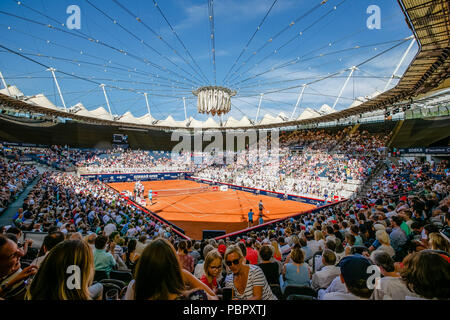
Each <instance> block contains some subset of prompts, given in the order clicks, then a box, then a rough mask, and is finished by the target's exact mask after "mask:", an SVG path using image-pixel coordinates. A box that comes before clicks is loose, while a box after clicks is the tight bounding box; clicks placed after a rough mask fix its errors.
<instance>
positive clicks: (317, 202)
mask: <svg viewBox="0 0 450 320" xmlns="http://www.w3.org/2000/svg"><path fill="white" fill-rule="evenodd" d="M186 179H187V180H192V181H196V182H200V183H205V184H209V185H217V186H221V185H222V186H227V187H228V188H229V189H233V190H238V191H245V192H250V193H254V194H257V195H263V196H269V197H275V198H279V199H283V197H284V194H283V193H279V192H275V191H268V190H261V189H255V188H249V187H242V186H236V185H234V184H229V183H224V182H217V181H211V180H207V179H201V178H196V177H192V176H191V175H189V176H186ZM287 200H292V201H297V202H303V203H308V204H312V205H315V206H323V205H325V204H327V203H328V202H327V201H325V200H320V199H313V198H307V197H300V196H295V195H292V194H288V195H287Z"/></svg>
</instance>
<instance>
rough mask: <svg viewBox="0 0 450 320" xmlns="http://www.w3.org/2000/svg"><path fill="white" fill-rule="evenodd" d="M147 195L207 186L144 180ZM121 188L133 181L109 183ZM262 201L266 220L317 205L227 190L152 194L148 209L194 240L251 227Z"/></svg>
mask: <svg viewBox="0 0 450 320" xmlns="http://www.w3.org/2000/svg"><path fill="white" fill-rule="evenodd" d="M142 184H143V185H144V187H145V191H144V194H145V198H146V200H147V194H148V190H149V189H152V191H153V192H155V191H157V190H173V189H190V188H198V187H204V186H207V185H206V184H202V183H198V182H194V181H190V180H166V181H143V182H142ZM109 185H110V186H111V187H113V188H114V189H116V190H118V191H124V190H129V191H131V192H132V191H133V189H134V182H120V183H110V184H109ZM259 200H262V201H263V205H264V208H265V209H264V210H263V214H264V222H268V221H270V220H274V219H279V218H283V217H286V216H290V215H293V214H296V213H300V212H304V211H308V210H310V209H313V208H315V206H314V205H311V204H306V203H301V202H296V201H289V200H288V201H283V200H280V199H277V198H273V197H269V196H262V195H255V194H252V193H249V192H244V191H237V190H232V189H228V190H227V191H208V192H201V193H196V194H181V195H171V196H163V197H155V196H153V205H149V203H148V201H147V206H146V207H147V208H148V209H149V210H151V211H153V212H154V213H156V214H158V215H159V216H161V217H163V218H164V219H166V220H168V221H170V222H172V223H174V224H176V225H177V226H179V227H180V228H182V229H184V231H185V233H186V235H187V236H188V237H190V238H192V239H198V240H200V239H202V237H203V235H202V231H203V230H225V231H226V233H230V232H233V231H238V230H241V229H245V228H247V226H248V215H247V213H248V212H249V211H250V209H253V212H255V214H254V216H253V221H254V225H257V221H258V213H259V210H258V203H259Z"/></svg>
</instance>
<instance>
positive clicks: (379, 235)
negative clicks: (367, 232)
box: [375, 230, 391, 246]
mask: <svg viewBox="0 0 450 320" xmlns="http://www.w3.org/2000/svg"><path fill="white" fill-rule="evenodd" d="M375 238H376V239H377V240H378V241H379V242H380V243H381V244H384V245H387V246H389V245H390V244H391V241H390V239H389V235H388V234H387V232H386V231H384V230H378V231H377V232H375Z"/></svg>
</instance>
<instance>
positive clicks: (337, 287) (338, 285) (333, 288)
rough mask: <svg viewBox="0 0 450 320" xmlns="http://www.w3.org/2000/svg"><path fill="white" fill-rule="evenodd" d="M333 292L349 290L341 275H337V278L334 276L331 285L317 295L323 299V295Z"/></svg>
mask: <svg viewBox="0 0 450 320" xmlns="http://www.w3.org/2000/svg"><path fill="white" fill-rule="evenodd" d="M332 292H341V293H347V292H348V290H347V287H346V286H345V284H343V283H342V281H341V277H340V276H337V277H336V278H334V280H333V281H331V284H330V286H329V287H328V288H326V289H325V290H324V289H320V290H319V292H318V295H317V297H318V298H319V300H323V297H324V296H325V294H327V293H332Z"/></svg>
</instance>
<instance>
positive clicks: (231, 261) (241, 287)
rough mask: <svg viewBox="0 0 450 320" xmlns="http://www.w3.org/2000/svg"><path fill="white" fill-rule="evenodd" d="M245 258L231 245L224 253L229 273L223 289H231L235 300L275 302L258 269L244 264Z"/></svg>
mask: <svg viewBox="0 0 450 320" xmlns="http://www.w3.org/2000/svg"><path fill="white" fill-rule="evenodd" d="M244 262H245V256H244V255H243V254H242V251H241V249H240V247H239V246H236V245H231V246H229V247H228V248H227V251H226V252H225V263H226V265H227V266H228V268H229V269H230V271H231V273H232V274H230V275H228V276H227V277H226V279H225V287H227V288H232V289H233V297H234V299H235V300H277V298H276V297H275V295H274V294H273V293H272V290H271V289H270V286H269V284H268V282H267V280H266V277H265V276H264V272H263V271H262V270H261V268H260V267H258V266H256V265H252V264H250V265H249V264H244Z"/></svg>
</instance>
